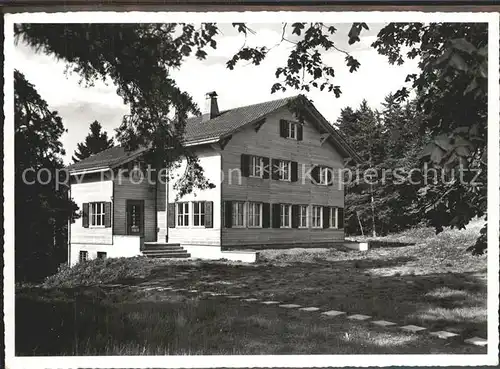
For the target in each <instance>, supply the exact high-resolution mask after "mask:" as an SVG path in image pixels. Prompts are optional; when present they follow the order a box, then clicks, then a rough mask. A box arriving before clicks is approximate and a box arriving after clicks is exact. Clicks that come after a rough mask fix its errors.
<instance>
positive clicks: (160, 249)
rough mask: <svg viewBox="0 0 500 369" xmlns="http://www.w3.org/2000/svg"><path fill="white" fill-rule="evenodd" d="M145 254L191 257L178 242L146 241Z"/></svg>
mask: <svg viewBox="0 0 500 369" xmlns="http://www.w3.org/2000/svg"><path fill="white" fill-rule="evenodd" d="M142 253H143V254H144V256H147V257H150V258H189V257H191V254H189V253H188V252H187V251H186V250H184V249H183V248H182V247H181V245H180V244H178V243H146V242H145V243H144V250H143V251H142Z"/></svg>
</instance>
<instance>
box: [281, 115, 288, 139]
mask: <svg viewBox="0 0 500 369" xmlns="http://www.w3.org/2000/svg"><path fill="white" fill-rule="evenodd" d="M280 136H281V137H285V138H286V137H288V122H287V121H286V120H284V119H280Z"/></svg>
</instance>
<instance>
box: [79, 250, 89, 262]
mask: <svg viewBox="0 0 500 369" xmlns="http://www.w3.org/2000/svg"><path fill="white" fill-rule="evenodd" d="M88 259H89V253H88V251H80V257H79V259H78V260H79V261H80V263H83V262H85V261H87V260H88Z"/></svg>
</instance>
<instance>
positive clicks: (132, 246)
mask: <svg viewBox="0 0 500 369" xmlns="http://www.w3.org/2000/svg"><path fill="white" fill-rule="evenodd" d="M80 251H87V252H88V260H92V259H95V258H97V252H105V253H106V257H107V258H120V257H133V256H140V255H142V252H141V238H140V237H139V236H113V244H112V245H109V244H108V245H106V244H82V243H80V244H72V245H71V255H70V265H71V266H73V265H75V264H77V263H78V260H79V257H80Z"/></svg>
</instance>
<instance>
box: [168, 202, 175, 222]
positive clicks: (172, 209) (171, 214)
mask: <svg viewBox="0 0 500 369" xmlns="http://www.w3.org/2000/svg"><path fill="white" fill-rule="evenodd" d="M167 223H168V228H175V203H173V202H171V203H168V205H167Z"/></svg>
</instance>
